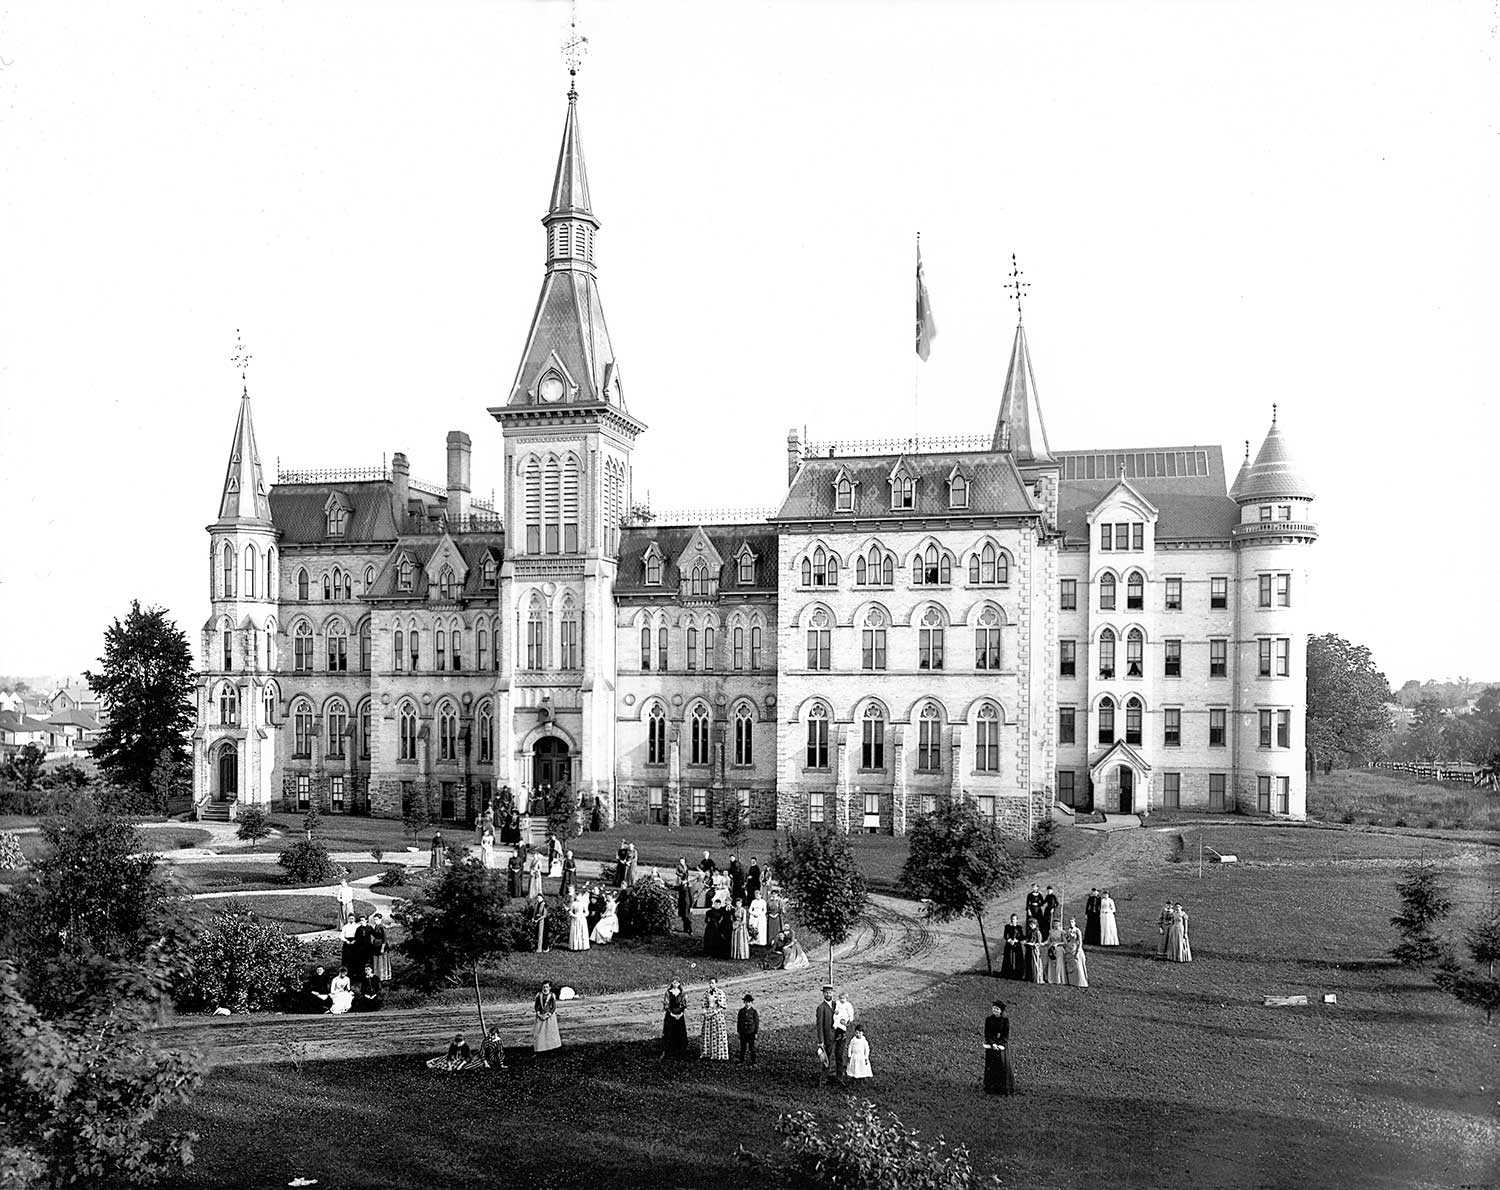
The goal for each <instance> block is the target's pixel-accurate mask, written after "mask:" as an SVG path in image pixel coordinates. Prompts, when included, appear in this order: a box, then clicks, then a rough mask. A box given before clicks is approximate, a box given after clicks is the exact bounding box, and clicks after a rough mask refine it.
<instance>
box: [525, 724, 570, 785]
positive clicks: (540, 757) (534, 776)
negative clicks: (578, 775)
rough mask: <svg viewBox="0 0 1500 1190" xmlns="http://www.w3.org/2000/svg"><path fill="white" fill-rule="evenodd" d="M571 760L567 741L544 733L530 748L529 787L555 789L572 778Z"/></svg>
mask: <svg viewBox="0 0 1500 1190" xmlns="http://www.w3.org/2000/svg"><path fill="white" fill-rule="evenodd" d="M572 776H573V761H572V758H571V757H570V756H569V755H568V742H567V741H566V740H562V739H559V738H558V737H557V736H555V735H544V736H543V737H542V738H541V739H539V740H537V742H536V743H535V745H533V747H532V749H531V787H532V788H533V789H536V790H541V789H555V788H556V787H557V786H559V785H566V784H568V782H569V781H571V780H572Z"/></svg>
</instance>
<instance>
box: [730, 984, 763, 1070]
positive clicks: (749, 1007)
mask: <svg viewBox="0 0 1500 1190" xmlns="http://www.w3.org/2000/svg"><path fill="white" fill-rule="evenodd" d="M734 1027H735V1032H737V1033H738V1034H739V1035H740V1065H741V1066H743V1065H744V1064H745V1054H746V1053H748V1054H749V1055H750V1065H752V1066H754V1065H755V1035H756V1034H757V1033H759V1032H760V1013H758V1012H756V1011H755V997H754V996H752V995H751V994H750V993H749V992H746V993H745V1006H744V1007H743V1008H741V1009H740V1015H739V1016H738V1017H737V1018H736V1019H735V1024H734Z"/></svg>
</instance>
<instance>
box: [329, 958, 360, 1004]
mask: <svg viewBox="0 0 1500 1190" xmlns="http://www.w3.org/2000/svg"><path fill="white" fill-rule="evenodd" d="M328 995H329V997H330V999H331V1000H332V1003H330V1004H329V1006H328V1011H329V1012H330V1013H332V1014H333V1015H334V1016H342V1015H343V1014H344V1013H346V1012H348V1011H349V1010H350V1009H351V1008H353V1007H354V985H353V984H352V983H351V982H350V981H349V970H348V968H346V967H340V968H339V973H338V974H337V975H335V976H334V977H333V982H332V983H331V984H329V985H328Z"/></svg>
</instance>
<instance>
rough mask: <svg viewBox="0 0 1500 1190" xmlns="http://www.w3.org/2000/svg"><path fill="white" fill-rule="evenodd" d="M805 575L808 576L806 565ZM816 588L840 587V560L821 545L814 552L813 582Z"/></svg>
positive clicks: (804, 567) (804, 568)
mask: <svg viewBox="0 0 1500 1190" xmlns="http://www.w3.org/2000/svg"><path fill="white" fill-rule="evenodd" d="M802 573H803V575H804V577H805V576H806V575H807V573H808V571H807V567H806V564H805V563H804V566H803V572H802ZM811 585H812V586H814V587H836V586H838V585H839V560H838V559H837V558H836V557H834V556H833V555H832V554H830V553H829V552H828V551H827V550H825V549H824V548H823V547H822V546H821V545H820V546H818V548H817V549H815V550H813V552H812V582H811Z"/></svg>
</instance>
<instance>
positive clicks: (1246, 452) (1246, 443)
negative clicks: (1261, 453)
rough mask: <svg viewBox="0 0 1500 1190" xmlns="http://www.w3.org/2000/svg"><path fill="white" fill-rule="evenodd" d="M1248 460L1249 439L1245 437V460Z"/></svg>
mask: <svg viewBox="0 0 1500 1190" xmlns="http://www.w3.org/2000/svg"><path fill="white" fill-rule="evenodd" d="M1249 461H1250V439H1248V438H1246V439H1245V462H1247V463H1248V462H1249Z"/></svg>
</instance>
